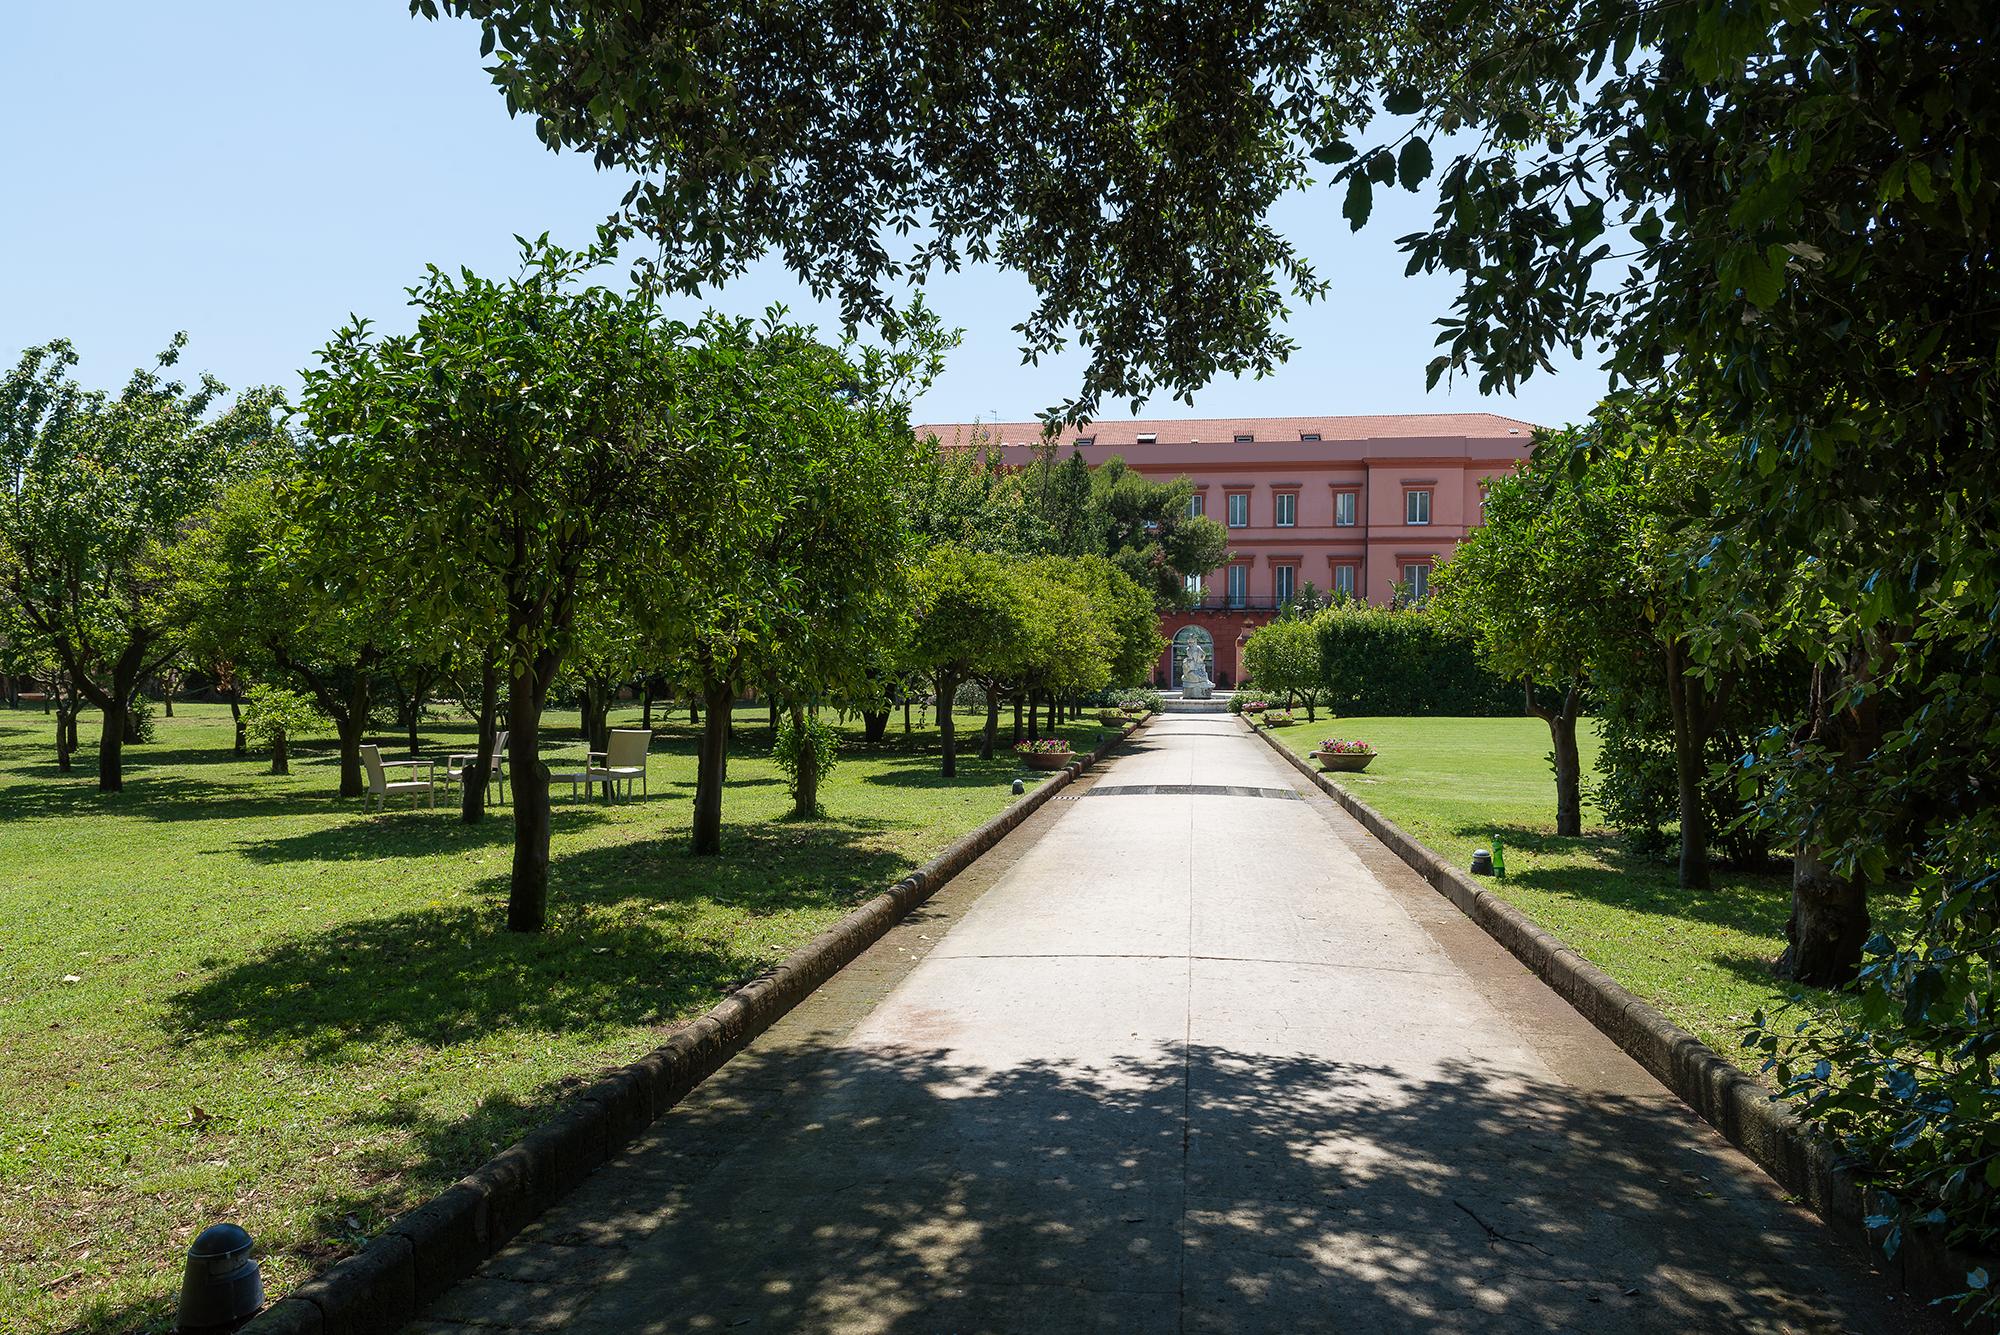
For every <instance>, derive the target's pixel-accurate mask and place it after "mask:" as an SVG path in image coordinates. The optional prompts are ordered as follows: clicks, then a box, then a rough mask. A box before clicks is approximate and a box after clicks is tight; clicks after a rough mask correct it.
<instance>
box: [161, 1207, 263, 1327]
mask: <svg viewBox="0 0 2000 1335" xmlns="http://www.w3.org/2000/svg"><path fill="white" fill-rule="evenodd" d="M250 1246H251V1242H250V1235H249V1234H248V1233H246V1232H244V1231H243V1230H242V1229H240V1228H238V1227H237V1226H236V1225H234V1224H210V1225H209V1226H208V1227H207V1228H205V1229H203V1230H202V1231H201V1235H200V1236H199V1237H197V1238H196V1239H195V1240H194V1245H193V1246H191V1247H189V1248H188V1255H187V1273H186V1274H185V1275H184V1276H183V1277H182V1279H181V1308H180V1315H179V1316H178V1317H177V1318H176V1319H175V1321H174V1329H176V1330H180V1331H188V1332H193V1331H220V1330H234V1329H235V1328H236V1327H238V1326H240V1325H242V1324H243V1323H244V1322H245V1321H248V1320H249V1319H250V1318H251V1317H253V1316H255V1315H257V1313H258V1312H259V1311H261V1310H262V1309H263V1306H264V1275H263V1272H262V1271H260V1270H258V1268H257V1262H256V1261H255V1260H253V1259H252V1258H251V1256H250Z"/></svg>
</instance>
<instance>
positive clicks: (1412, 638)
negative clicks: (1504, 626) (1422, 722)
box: [1312, 603, 1521, 716]
mask: <svg viewBox="0 0 2000 1335" xmlns="http://www.w3.org/2000/svg"><path fill="white" fill-rule="evenodd" d="M1312 627H1313V633H1314V635H1315V636H1316V637H1317V638H1318V641H1319V656H1320V667H1321V671H1322V673H1323V674H1324V680H1325V684H1326V697H1325V699H1326V705H1327V708H1329V709H1331V710H1333V711H1334V712H1335V713H1339V714H1400V715H1425V714H1430V715H1436V714H1455V715H1488V716H1504V715H1509V714H1518V713H1520V712H1521V694H1520V690H1519V688H1517V687H1516V686H1514V685H1513V684H1512V683H1510V682H1508V681H1507V680H1505V679H1504V678H1502V677H1500V676H1499V675H1497V674H1496V673H1493V672H1490V671H1488V670H1487V669H1485V668H1483V667H1481V666H1480V665H1479V661H1478V659H1477V658H1476V657H1475V656H1474V653H1473V645H1472V640H1471V638H1470V637H1469V636H1467V635H1465V634H1463V633H1462V632H1460V631H1457V630H1454V629H1453V628H1451V627H1450V626H1448V625H1446V624H1445V623H1444V622H1443V621H1442V620H1441V619H1439V618H1436V617H1433V616H1431V615H1430V614H1428V613H1427V612H1425V611H1424V609H1422V608H1421V607H1416V608H1406V609H1403V610H1399V611H1390V610H1389V609H1387V608H1382V607H1371V606H1369V605H1368V604H1366V603H1343V604H1340V605H1338V606H1334V607H1329V608H1327V609H1326V610H1325V611H1322V612H1320V613H1318V614H1316V615H1315V616H1314V617H1313V619H1312Z"/></svg>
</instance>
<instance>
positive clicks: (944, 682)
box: [937, 672, 958, 779]
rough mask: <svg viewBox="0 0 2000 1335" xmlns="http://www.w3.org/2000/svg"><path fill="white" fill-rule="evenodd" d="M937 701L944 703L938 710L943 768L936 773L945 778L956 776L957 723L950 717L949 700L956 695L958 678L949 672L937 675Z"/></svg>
mask: <svg viewBox="0 0 2000 1335" xmlns="http://www.w3.org/2000/svg"><path fill="white" fill-rule="evenodd" d="M937 692H938V699H939V700H940V701H943V702H944V703H943V704H942V705H941V706H940V707H939V709H938V741H939V743H940V744H941V745H942V747H943V750H944V763H943V767H942V768H941V769H940V770H939V771H938V772H939V773H940V774H942V775H944V777H945V778H947V779H950V778H955V777H957V775H958V721H957V720H956V719H954V718H953V717H952V715H951V698H952V696H954V695H956V694H957V693H958V678H957V676H955V675H954V674H952V673H950V672H940V673H938V674H937Z"/></svg>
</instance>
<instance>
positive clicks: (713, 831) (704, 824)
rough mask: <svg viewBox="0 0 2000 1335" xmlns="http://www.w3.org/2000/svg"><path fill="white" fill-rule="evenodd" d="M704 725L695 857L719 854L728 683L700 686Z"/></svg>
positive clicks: (731, 693)
mask: <svg viewBox="0 0 2000 1335" xmlns="http://www.w3.org/2000/svg"><path fill="white" fill-rule="evenodd" d="M702 696H703V698H704V701H705V702H706V704H707V705H708V722H707V724H706V725H705V726H704V727H703V728H702V732H701V747H700V752H699V758H698V760H697V761H696V768H695V781H694V832H693V845H692V847H693V850H694V853H695V855H696V856H697V857H712V856H714V855H716V854H718V853H720V852H721V851H722V785H723V783H724V781H725V780H726V779H727V778H728V775H729V715H730V712H731V710H730V706H731V705H733V704H734V703H735V702H736V690H735V687H734V686H732V685H731V684H730V683H729V682H728V681H726V680H725V681H714V680H709V681H706V682H704V683H703V685H702Z"/></svg>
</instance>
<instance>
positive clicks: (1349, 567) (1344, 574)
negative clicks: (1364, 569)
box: [1333, 561, 1356, 598]
mask: <svg viewBox="0 0 2000 1335" xmlns="http://www.w3.org/2000/svg"><path fill="white" fill-rule="evenodd" d="M1355 579H1356V575H1355V570H1354V565H1353V563H1352V562H1348V561H1342V562H1340V563H1338V564H1336V565H1335V566H1334V568H1333V591H1334V592H1335V593H1344V594H1346V595H1347V596H1348V597H1350V598H1352V597H1353V596H1354V581H1355ZM1342 580H1345V581H1346V583H1344V584H1343V583H1342V582H1341V581H1342Z"/></svg>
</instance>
